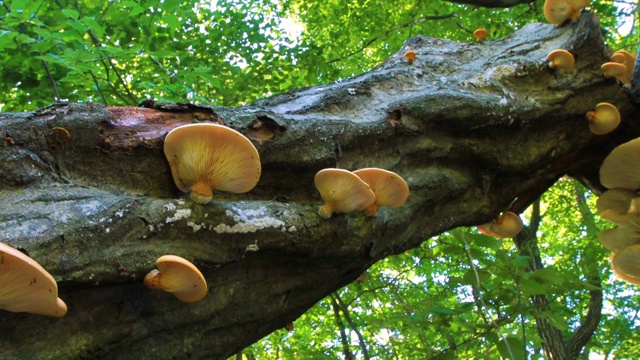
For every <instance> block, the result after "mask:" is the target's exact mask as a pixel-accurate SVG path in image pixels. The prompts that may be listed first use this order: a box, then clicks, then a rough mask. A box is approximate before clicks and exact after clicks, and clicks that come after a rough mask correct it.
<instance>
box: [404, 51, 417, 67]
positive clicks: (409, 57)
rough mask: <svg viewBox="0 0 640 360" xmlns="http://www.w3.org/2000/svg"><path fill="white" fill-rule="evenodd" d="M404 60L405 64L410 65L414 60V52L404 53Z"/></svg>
mask: <svg viewBox="0 0 640 360" xmlns="http://www.w3.org/2000/svg"><path fill="white" fill-rule="evenodd" d="M404 58H405V59H407V64H409V65H411V64H413V62H414V61H415V60H416V52H415V51H413V50H409V51H407V52H406V53H404Z"/></svg>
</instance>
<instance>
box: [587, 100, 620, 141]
mask: <svg viewBox="0 0 640 360" xmlns="http://www.w3.org/2000/svg"><path fill="white" fill-rule="evenodd" d="M586 117H587V120H588V121H589V130H591V132H592V133H593V134H595V135H605V134H608V133H610V132H612V131H613V130H615V129H616V128H617V127H618V125H620V112H619V111H618V108H617V107H615V105H612V104H609V103H606V102H601V103H598V104H597V105H596V107H595V109H594V111H589V112H587V115H586Z"/></svg>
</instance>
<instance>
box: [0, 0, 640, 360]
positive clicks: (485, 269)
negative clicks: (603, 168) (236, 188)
mask: <svg viewBox="0 0 640 360" xmlns="http://www.w3.org/2000/svg"><path fill="white" fill-rule="evenodd" d="M543 3H544V1H516V0H513V1H509V0H457V1H454V0H452V1H425V0H418V1H394V2H373V1H365V0H362V1H340V0H329V1H303V0H294V1H288V2H273V1H267V0H265V1H262V0H256V1H250V2H248V1H186V0H164V1H158V0H154V1H150V0H135V1H85V0H76V1H65V0H55V1H44V0H43V1H32V0H13V1H4V2H2V6H1V7H0V18H1V19H2V22H0V50H1V51H0V74H2V79H3V82H2V83H1V84H0V106H2V107H1V108H0V109H1V110H2V111H12V112H18V111H29V110H35V109H38V108H42V107H45V106H48V105H50V104H51V103H52V102H54V101H69V102H71V103H75V102H80V103H92V102H94V103H101V104H105V105H108V106H123V105H138V104H140V103H141V102H145V101H153V102H157V103H191V104H201V105H214V106H238V105H244V104H252V103H254V102H255V101H258V103H257V104H258V105H259V106H263V105H265V104H266V105H270V104H268V103H267V102H268V101H272V100H263V102H262V103H261V102H260V101H259V100H260V99H264V98H265V97H268V96H271V95H274V94H286V93H287V92H289V93H291V92H294V91H296V89H300V88H306V87H311V86H316V85H321V84H329V83H331V82H335V81H338V82H340V81H347V80H348V79H350V78H352V77H354V76H356V75H359V74H363V73H365V72H367V71H371V70H372V69H376V67H378V66H380V64H382V63H383V62H384V61H385V60H386V59H388V58H389V57H390V56H392V55H393V54H394V53H396V52H398V51H399V49H401V48H403V46H408V47H410V46H411V45H410V44H411V42H409V43H407V40H409V39H410V38H412V37H414V36H417V35H426V36H430V37H432V38H440V39H448V40H453V41H459V42H473V41H474V40H472V32H473V30H475V29H476V28H486V29H487V30H488V31H489V40H491V39H501V38H505V37H508V36H510V34H512V33H513V32H514V31H516V30H518V29H522V28H523V27H524V26H525V25H526V24H530V23H534V22H544V21H545V20H544V16H543V15H542V6H543ZM638 6H639V5H638V3H637V2H636V3H633V2H625V1H620V2H592V3H591V4H590V6H589V9H590V10H592V11H593V12H594V14H595V15H596V16H597V17H598V18H599V21H600V26H601V27H602V29H603V31H604V33H603V35H604V39H605V40H606V42H607V44H608V45H609V46H610V47H611V48H613V49H620V48H627V49H628V50H630V51H635V50H636V49H637V39H638V27H637V24H638V19H637V12H638V8H639V7H638ZM124 14H126V16H124ZM634 16H635V17H634ZM623 21H630V23H629V25H628V26H630V27H629V28H627V29H625V31H624V33H621V32H620V31H621V30H620V29H621V25H622V22H623ZM489 46H490V45H489ZM273 101H274V102H275V103H277V102H278V101H281V99H280V98H277V97H276V100H273ZM283 103H284V101H283ZM0 131H2V129H0ZM2 135H3V136H7V134H2ZM275 162H277V161H275ZM318 162H319V161H318ZM352 162H353V163H355V162H357V161H355V160H353V161H352ZM580 180H583V179H580ZM583 182H584V181H583ZM531 202H532V203H533V205H532V206H531V207H528V208H527V209H526V210H525V211H523V213H522V218H523V219H525V225H526V226H525V230H524V231H523V233H522V234H520V235H518V236H517V237H516V238H515V239H513V240H512V239H505V240H499V239H495V238H492V237H489V236H486V235H481V234H478V232H477V231H476V230H475V229H474V228H457V229H452V230H449V231H446V232H444V233H442V234H440V235H437V236H435V237H432V238H429V239H427V238H425V239H423V240H424V242H422V244H420V245H419V246H418V247H415V248H413V249H410V250H406V251H403V252H402V253H400V254H398V255H393V256H389V257H386V258H384V259H382V260H380V261H379V262H377V263H376V264H375V265H373V266H372V267H371V268H369V269H368V270H367V271H366V272H365V273H363V274H362V275H360V277H358V280H357V281H355V282H353V283H351V284H349V285H348V286H346V287H344V288H342V289H340V290H336V291H334V292H333V293H332V294H331V295H330V296H328V297H326V298H325V299H324V300H322V301H320V302H319V303H318V304H317V305H316V306H314V307H313V308H311V309H310V310H309V311H307V312H306V313H305V314H304V315H302V316H301V317H300V318H298V319H296V320H295V321H293V322H292V323H291V324H289V323H288V324H287V325H286V326H287V327H290V328H289V329H286V328H283V329H281V330H277V331H275V332H274V333H273V334H271V335H270V336H268V337H266V338H264V339H263V340H262V341H260V342H258V343H256V344H254V345H252V346H251V347H248V348H246V349H244V350H242V352H241V353H239V354H238V356H237V357H238V358H240V357H244V358H249V359H251V358H257V359H299V358H325V357H328V358H344V359H355V358H364V359H370V358H380V359H387V358H389V359H416V358H429V359H453V358H472V357H473V358H497V357H500V356H502V357H504V358H514V359H525V358H542V357H543V356H544V355H545V354H546V356H548V357H553V358H558V359H565V358H566V359H570V358H576V357H577V356H578V355H579V354H583V355H584V356H587V355H588V354H589V353H598V354H601V355H605V356H607V357H608V356H611V355H615V357H617V358H637V357H640V347H639V346H638V345H637V344H639V343H640V342H639V340H640V339H638V334H637V333H636V331H634V329H635V328H636V327H637V326H638V319H637V309H636V306H635V304H637V303H638V301H639V300H640V292H638V291H637V290H636V287H635V286H632V285H628V284H626V283H624V282H621V281H619V280H617V279H616V278H615V276H613V274H612V272H611V270H610V267H609V264H608V261H607V260H608V255H609V252H608V251H607V250H606V249H604V248H603V247H602V246H601V245H600V244H599V243H598V240H597V232H598V231H599V230H600V229H605V228H608V227H610V226H611V225H610V224H608V223H607V222H604V221H601V220H600V219H599V217H598V215H597V211H596V209H595V195H594V193H593V191H592V189H588V188H586V187H584V185H583V184H581V183H580V182H578V181H576V180H574V179H571V178H568V177H566V178H562V179H561V180H559V181H558V182H557V183H556V184H555V185H554V186H553V187H551V188H549V189H548V190H547V191H546V192H544V194H543V195H542V196H541V197H540V198H539V199H537V200H535V201H531ZM282 211H284V210H282ZM469 225H470V224H469ZM313 280H315V281H321V279H319V278H314V279H313ZM590 331H591V332H593V335H592V334H591V332H590ZM586 333H588V335H585V334H586ZM550 336H551V337H555V338H559V339H562V341H561V344H560V345H558V346H556V345H555V344H550V341H549V338H548V337H550ZM554 351H555V352H554Z"/></svg>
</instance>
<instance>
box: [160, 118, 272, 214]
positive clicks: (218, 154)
mask: <svg viewBox="0 0 640 360" xmlns="http://www.w3.org/2000/svg"><path fill="white" fill-rule="evenodd" d="M164 154H165V156H166V157H167V160H168V161H169V166H170V167H171V175H172V176H173V180H174V182H175V183H176V186H177V187H178V189H180V190H181V191H183V192H189V193H190V196H191V199H192V200H193V201H195V202H197V203H200V204H206V203H208V202H209V201H211V199H212V196H213V191H214V190H220V191H228V192H232V193H245V192H248V191H250V190H251V189H253V188H254V187H255V186H256V184H257V183H258V180H259V179H260V173H261V171H262V167H261V165H260V155H259V154H258V150H256V148H255V146H253V144H252V143H251V141H249V139H247V138H246V137H244V135H242V134H241V133H239V132H237V131H235V130H233V129H231V128H228V127H226V126H223V125H218V124H211V123H199V124H190V125H183V126H179V127H177V128H175V129H173V130H171V131H170V132H169V134H167V137H166V138H165V140H164Z"/></svg>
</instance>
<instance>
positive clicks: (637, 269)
mask: <svg viewBox="0 0 640 360" xmlns="http://www.w3.org/2000/svg"><path fill="white" fill-rule="evenodd" d="M610 261H611V268H612V269H613V273H614V274H616V276H617V277H619V278H620V279H622V280H624V281H626V282H628V283H631V284H636V285H640V245H631V246H627V247H626V248H624V249H622V250H620V251H618V252H616V253H614V254H613V255H611V259H610Z"/></svg>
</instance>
